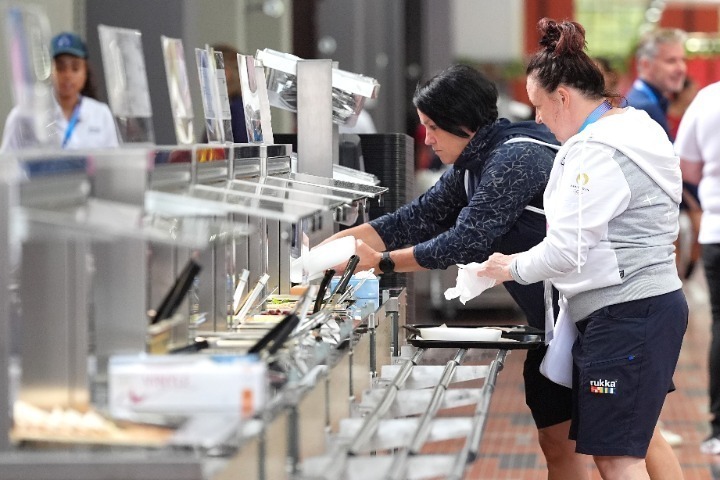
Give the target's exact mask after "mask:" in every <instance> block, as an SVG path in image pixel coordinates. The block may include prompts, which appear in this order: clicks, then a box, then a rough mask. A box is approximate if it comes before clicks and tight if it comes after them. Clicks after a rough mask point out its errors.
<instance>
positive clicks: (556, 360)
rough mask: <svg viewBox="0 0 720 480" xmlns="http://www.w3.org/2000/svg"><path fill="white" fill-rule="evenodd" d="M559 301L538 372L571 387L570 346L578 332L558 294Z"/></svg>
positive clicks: (571, 361) (565, 304)
mask: <svg viewBox="0 0 720 480" xmlns="http://www.w3.org/2000/svg"><path fill="white" fill-rule="evenodd" d="M559 303H560V313H559V314H558V318H557V323H556V324H555V329H554V331H553V338H552V340H551V341H550V345H548V349H547V351H546V352H545V357H544V358H543V361H542V363H540V373H542V374H543V375H544V376H546V377H547V378H549V379H550V380H551V381H553V382H555V383H557V384H560V385H563V386H566V387H568V388H572V371H573V356H572V348H573V345H574V344H575V339H576V338H577V336H578V333H579V332H578V329H577V327H576V326H575V322H574V321H573V319H572V318H570V314H569V312H568V311H567V310H568V305H567V300H566V299H565V297H563V296H560V302H559Z"/></svg>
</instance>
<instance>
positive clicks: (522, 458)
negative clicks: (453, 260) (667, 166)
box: [433, 271, 720, 480]
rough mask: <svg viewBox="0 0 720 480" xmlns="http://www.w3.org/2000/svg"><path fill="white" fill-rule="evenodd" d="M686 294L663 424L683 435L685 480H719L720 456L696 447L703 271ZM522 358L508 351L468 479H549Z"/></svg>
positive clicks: (703, 366) (701, 428)
mask: <svg viewBox="0 0 720 480" xmlns="http://www.w3.org/2000/svg"><path fill="white" fill-rule="evenodd" d="M685 291H686V295H687V297H688V303H689V304H690V322H689V326H688V330H687V333H686V336H685V340H684V343H683V349H682V352H681V355H680V361H679V364H678V367H677V371H676V374H675V377H674V381H675V384H676V386H677V390H676V391H675V392H674V393H672V394H670V395H669V396H668V398H667V401H666V403H665V407H664V409H663V413H662V415H661V420H662V421H663V423H664V425H665V427H666V428H668V429H669V430H671V431H673V432H676V433H678V434H680V435H682V437H683V439H684V443H683V444H682V445H681V446H679V447H676V448H675V449H674V451H675V453H676V455H677V456H678V458H679V460H680V463H681V465H682V469H683V473H684V476H685V479H686V480H716V479H717V480H720V456H717V457H713V456H708V455H704V454H701V453H700V451H699V448H698V447H699V444H700V442H701V441H702V440H703V439H704V438H705V437H706V435H707V429H708V425H707V421H708V414H707V403H708V400H707V394H706V391H707V348H708V342H709V332H710V312H709V307H708V305H707V291H706V285H705V283H704V278H703V275H702V272H701V271H698V272H695V274H694V276H693V278H692V279H691V280H689V281H688V282H687V283H686V286H685ZM466 315H467V314H466ZM483 315H487V313H483ZM506 315H507V314H506ZM500 318H502V314H500ZM523 358H524V353H522V352H520V351H518V352H511V353H510V354H509V355H508V357H507V361H506V364H505V368H504V370H503V371H502V372H501V373H500V375H499V377H498V381H497V385H496V390H495V393H494V395H493V399H492V403H491V406H490V414H489V418H488V421H487V424H486V429H485V434H484V437H483V441H482V444H481V445H482V448H481V452H480V458H479V459H478V460H477V461H476V462H474V463H473V464H472V465H471V466H470V468H469V469H468V470H467V474H466V478H468V479H484V480H530V479H532V480H540V479H545V478H547V470H546V467H545V460H544V458H543V456H542V453H541V451H540V448H539V447H538V444H537V434H536V430H535V428H534V424H533V422H532V418H531V417H530V413H529V411H528V409H527V407H526V406H525V403H524V394H523V385H522V362H523ZM458 413H459V412H458ZM464 413H465V414H467V412H464ZM460 414H462V413H460ZM450 443H452V442H443V445H437V447H438V448H437V450H436V451H438V450H445V449H448V450H455V449H456V448H455V447H457V448H459V445H457V446H455V445H451V444H450ZM433 450H435V448H433ZM588 469H589V470H591V471H592V479H593V480H595V479H599V478H600V476H599V474H598V472H597V470H595V469H594V467H593V466H592V461H591V459H590V458H588ZM568 480H571V479H568Z"/></svg>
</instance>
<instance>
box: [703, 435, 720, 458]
mask: <svg viewBox="0 0 720 480" xmlns="http://www.w3.org/2000/svg"><path fill="white" fill-rule="evenodd" d="M700 451H701V452H702V453H708V454H710V455H720V438H718V437H710V438H708V439H707V440H705V441H704V442H702V443H701V444H700Z"/></svg>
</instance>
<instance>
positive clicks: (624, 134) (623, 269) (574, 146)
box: [478, 19, 688, 479]
mask: <svg viewBox="0 0 720 480" xmlns="http://www.w3.org/2000/svg"><path fill="white" fill-rule="evenodd" d="M539 28H540V32H541V41H540V44H541V46H542V48H541V49H540V50H539V51H538V52H537V53H536V54H535V55H534V56H533V57H532V59H531V60H530V63H529V65H528V68H527V74H528V80H527V90H528V95H529V98H530V101H531V102H532V104H533V105H534V107H535V109H536V121H537V122H538V123H543V124H545V125H547V126H548V128H549V129H550V130H551V131H552V132H553V133H554V134H555V136H556V137H557V138H558V140H560V141H561V142H563V146H562V148H561V150H560V151H559V152H558V154H557V156H556V158H555V163H554V165H553V169H552V172H551V174H550V179H549V181H548V186H547V189H546V190H545V195H544V199H545V212H546V217H547V222H548V231H547V237H546V238H545V239H544V240H543V241H542V243H540V244H539V245H537V246H536V247H534V248H533V249H531V250H529V251H527V252H524V253H520V254H517V255H513V256H505V255H500V254H494V255H493V256H491V257H490V259H489V260H488V262H487V263H486V265H485V267H484V268H483V269H481V271H480V272H479V273H478V275H483V276H490V277H492V278H495V279H496V280H498V281H508V280H515V281H516V282H518V283H521V284H530V283H533V282H539V281H540V280H545V279H549V280H550V281H551V282H552V283H553V285H554V286H555V287H556V288H557V289H558V291H559V292H560V294H561V297H562V298H561V303H565V305H566V308H565V312H563V313H561V314H567V315H568V316H569V318H570V319H572V320H574V321H575V325H576V326H577V328H578V331H579V336H578V338H577V340H576V341H575V345H574V347H573V351H572V355H573V364H574V366H573V372H572V377H573V378H572V385H573V397H574V399H573V400H574V405H573V419H572V423H571V427H570V433H571V438H574V439H575V440H576V450H577V451H578V452H579V453H585V454H588V455H593V456H594V460H595V463H596V465H597V467H598V469H599V471H600V473H601V475H602V477H603V478H605V479H619V478H622V479H636V478H637V479H644V478H649V477H648V473H647V471H646V465H645V461H644V459H645V456H646V454H647V452H648V446H649V444H650V440H651V438H653V432H654V430H655V425H656V423H657V420H658V417H659V415H660V410H661V408H662V406H663V402H664V400H665V396H666V394H667V392H668V390H670V389H671V388H672V375H673V372H674V371H675V366H676V364H677V359H678V356H679V353H680V346H681V343H682V338H683V335H684V333H685V329H686V326H687V318H688V308H687V303H686V302H685V297H684V295H683V293H682V290H681V286H682V283H681V281H680V279H679V278H678V274H677V270H676V268H675V261H674V247H673V241H674V240H675V238H676V236H677V233H678V203H679V202H680V195H681V191H682V184H681V179H680V169H679V160H678V158H677V157H676V156H675V154H674V152H673V146H672V144H671V143H670V142H669V141H668V139H667V135H666V134H665V132H664V130H663V129H662V128H661V127H660V126H659V125H658V124H657V123H656V122H655V121H653V120H652V119H651V118H650V117H649V116H648V115H647V113H645V112H644V111H641V110H635V109H633V108H630V107H628V108H624V109H620V108H613V106H612V103H611V102H610V98H609V95H608V94H607V93H606V92H605V91H604V88H603V78H602V74H601V73H600V71H599V70H598V68H597V66H596V65H595V64H594V63H593V61H592V59H590V58H589V57H588V56H587V54H586V53H585V52H584V47H585V32H584V29H583V28H582V26H581V25H579V24H577V23H575V22H562V23H557V22H555V21H553V20H549V19H543V20H541V21H540V23H539ZM658 436H659V435H655V437H658ZM664 474H665V475H668V473H667V472H664ZM673 475H675V476H673V477H672V478H681V477H682V473H681V472H678V473H675V474H673ZM654 478H657V477H655V476H654Z"/></svg>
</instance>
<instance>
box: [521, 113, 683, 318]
mask: <svg viewBox="0 0 720 480" xmlns="http://www.w3.org/2000/svg"><path fill="white" fill-rule="evenodd" d="M681 192H682V182H681V175H680V160H679V158H678V157H677V156H675V154H674V152H673V146H672V144H671V143H670V141H669V140H668V138H667V134H666V133H665V131H664V130H663V129H662V127H660V126H659V125H658V124H657V123H656V122H655V121H653V120H652V119H651V118H650V117H649V116H648V114H647V113H646V112H644V111H642V110H636V109H634V108H632V107H628V108H627V109H626V110H625V111H624V112H623V113H621V114H616V115H610V116H607V117H605V118H601V119H600V120H598V121H597V122H595V123H593V124H591V125H589V126H588V127H587V128H585V129H584V130H583V131H582V132H580V133H578V134H576V135H575V136H573V137H572V138H570V139H569V140H568V141H567V142H566V143H565V144H564V145H563V147H562V148H561V149H560V151H559V152H558V154H557V156H556V157H555V163H554V164H553V169H552V172H551V173H550V180H549V181H548V185H547V188H546V189H545V195H544V202H545V215H546V218H547V222H548V232H547V237H546V238H545V240H544V241H543V242H542V243H540V244H539V245H537V246H535V247H534V248H532V249H531V250H529V251H528V252H525V253H523V254H521V255H518V257H516V259H515V260H514V261H513V263H512V266H511V272H512V274H513V278H514V279H515V280H516V281H518V282H519V283H523V284H527V283H534V282H537V281H540V280H544V279H550V280H551V281H552V283H553V285H554V286H555V287H556V288H557V289H558V291H559V292H560V293H561V294H562V295H564V296H565V298H566V299H567V300H568V307H569V311H570V315H571V317H572V318H573V319H574V320H575V321H579V320H582V319H583V318H585V317H586V316H587V315H588V314H590V313H592V312H593V311H595V310H597V309H598V308H601V307H603V306H606V305H612V304H617V303H622V302H627V301H630V300H637V299H641V298H648V297H652V296H656V295H662V294H664V293H668V292H672V291H674V290H677V289H679V288H681V286H682V284H681V282H680V279H679V278H678V276H677V270H676V268H675V260H674V258H675V254H674V251H675V249H674V246H673V242H674V241H675V239H676V238H677V234H678V204H679V203H680V198H681Z"/></svg>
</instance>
